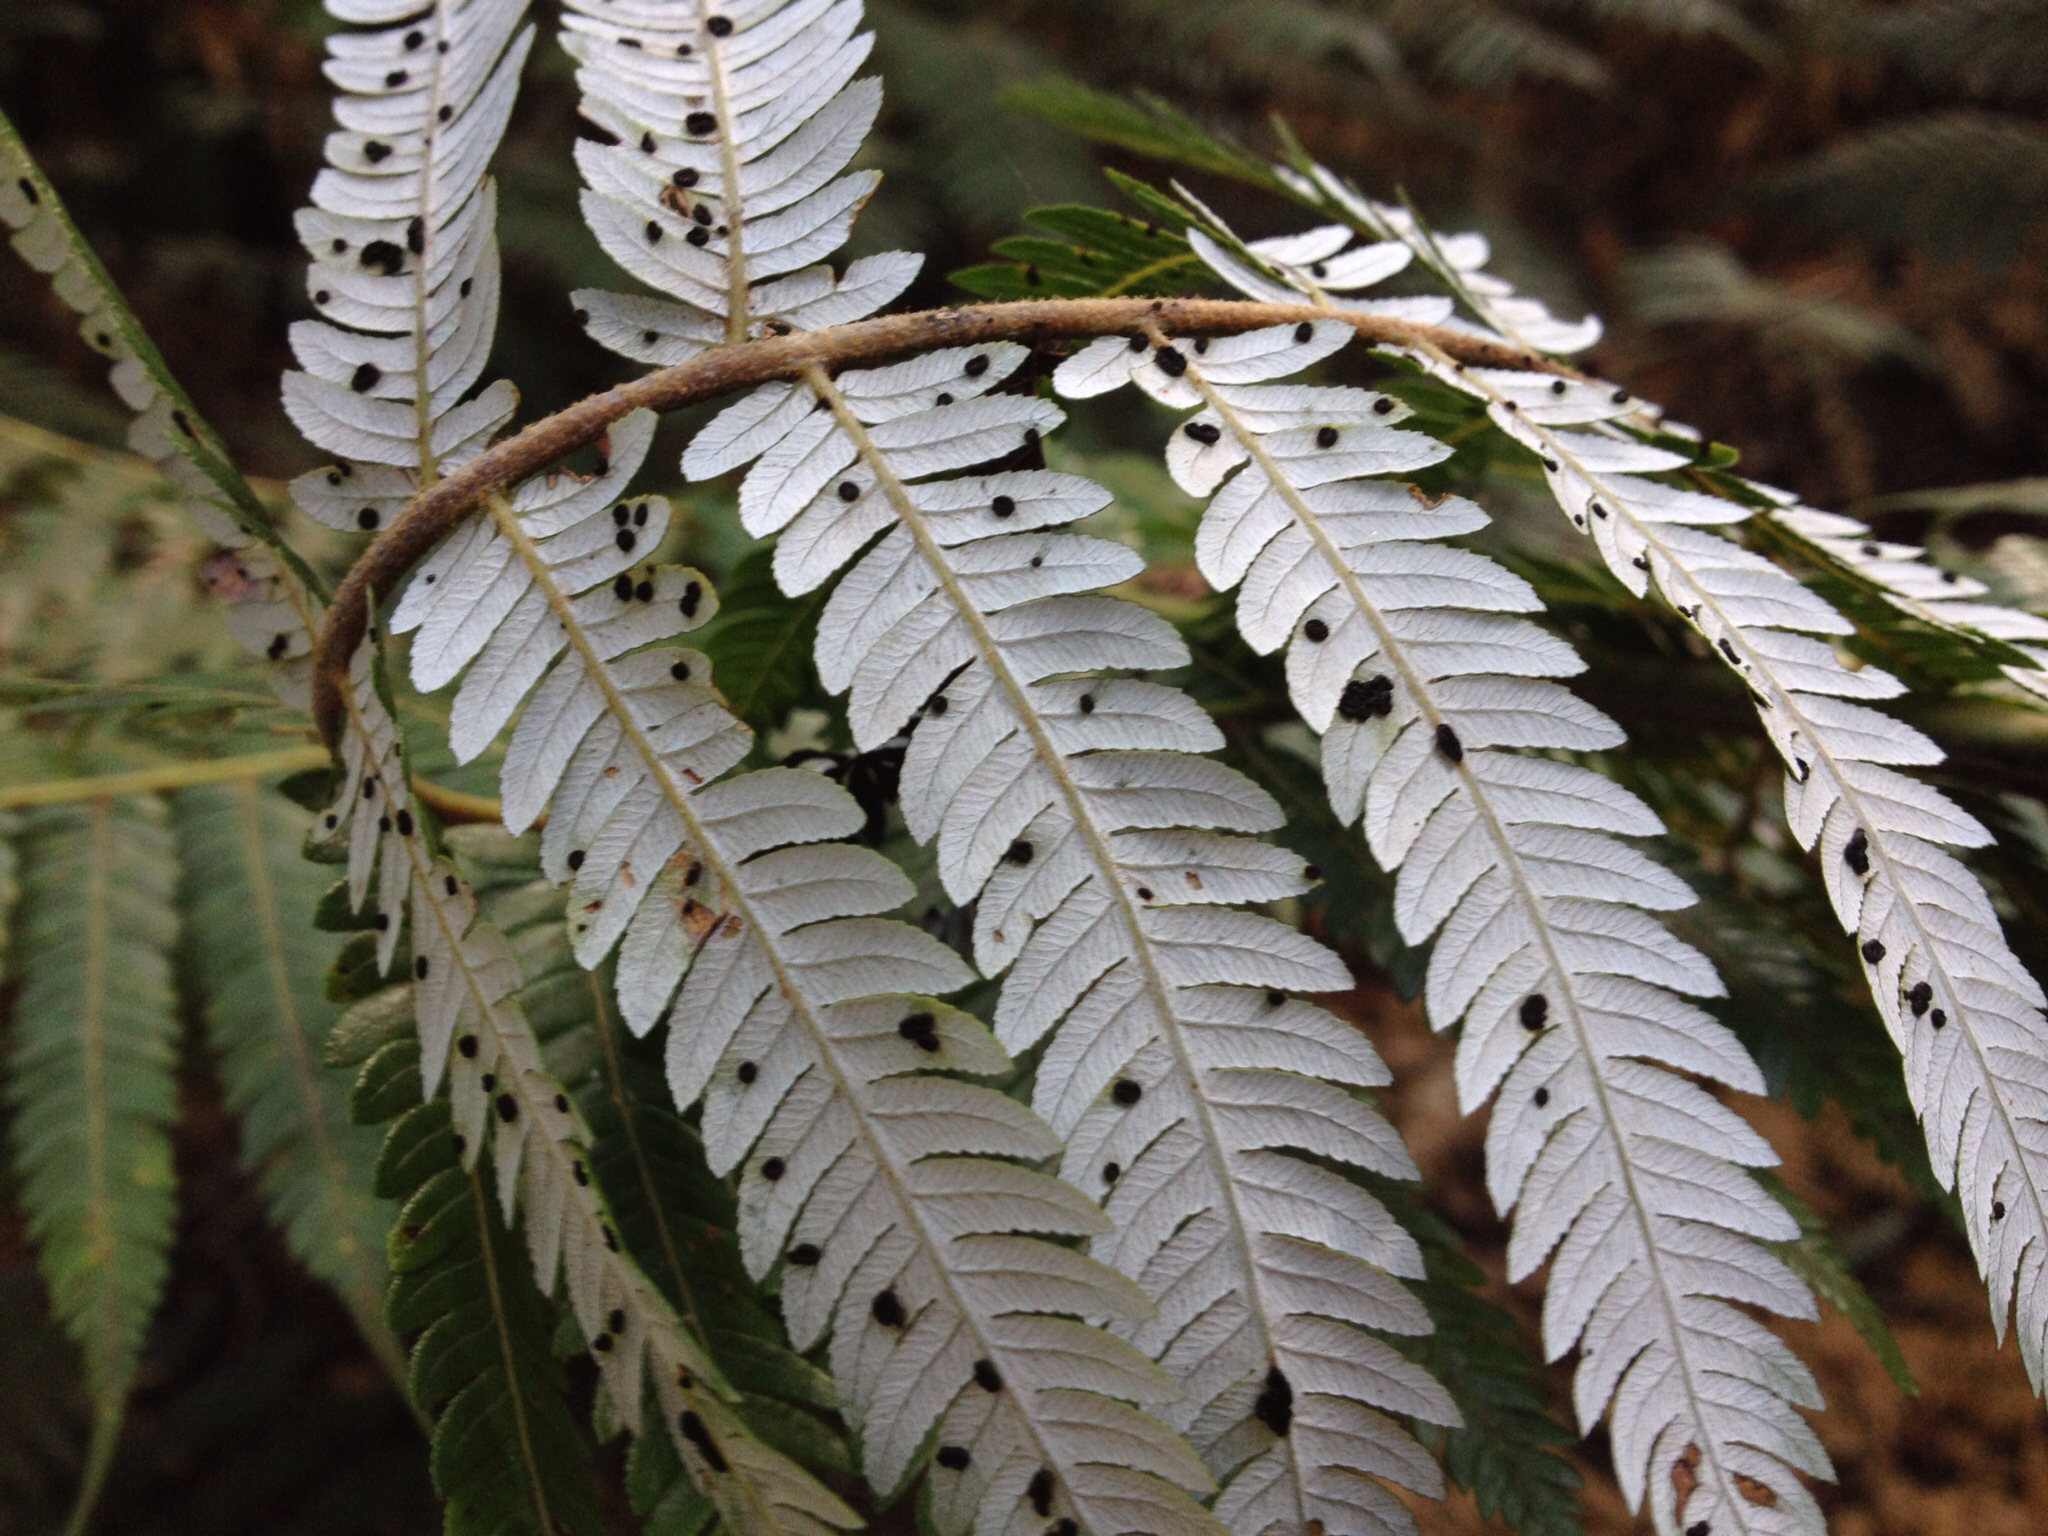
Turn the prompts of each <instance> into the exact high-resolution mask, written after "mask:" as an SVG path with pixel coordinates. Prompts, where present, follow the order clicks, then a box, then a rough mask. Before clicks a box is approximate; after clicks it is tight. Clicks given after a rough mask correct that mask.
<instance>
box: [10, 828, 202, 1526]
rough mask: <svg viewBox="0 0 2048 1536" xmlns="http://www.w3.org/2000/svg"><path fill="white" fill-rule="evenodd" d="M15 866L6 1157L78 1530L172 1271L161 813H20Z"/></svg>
mask: <svg viewBox="0 0 2048 1536" xmlns="http://www.w3.org/2000/svg"><path fill="white" fill-rule="evenodd" d="M18 854H19V857H20V861H21V871H22V874H21V881H22V903H21V913H20V923H19V931H18V933H17V934H16V936H15V937H16V944H15V955H16V961H15V968H16V972H17V974H18V975H19V976H20V978H21V992H20V996H19V998H18V999H17V1001H16V1004H15V1010H14V1042H13V1050H12V1053H11V1059H10V1060H9V1063H8V1074H7V1099H8V1106H9V1109H10V1111H11V1121H10V1124H9V1133H10V1134H9V1142H10V1147H11V1151H12V1154H13V1160H14V1173H15V1177H16V1180H17V1183H18V1188H19V1191H20V1200H21V1205H22V1209H23V1211H24V1212H25V1214H26V1215H27V1217H28V1230H29V1236H30V1238H31V1239H32V1240H33V1242H34V1243H35V1247H36V1255H37V1261H38V1265H39V1267H40V1268H41V1270H42V1274H43V1279H44V1282H45V1284H46V1285H47V1286H48V1287H49V1292H50V1301H51V1305H52V1307H53V1309H54V1310H55V1312H56V1314H57V1317H58V1319H59V1320H60V1321H61V1322H62V1323H63V1324H64V1327H65V1330H66V1331H67V1332H68V1333H69V1334H70V1335H71V1337H72V1339H73V1341H74V1342H75V1343H76V1344H77V1345H78V1347H79V1350H80V1351H81V1353H82V1354H83V1356H84V1359H85V1379H86V1389H87V1392H88V1394H89V1395H90V1397H91V1400H92V1408H93V1433H92V1445H91V1449H90V1451H89V1453H88V1457H87V1463H86V1471H85V1478H84V1483H83V1486H82V1487H81V1489H80V1491H79V1496H78V1503H77V1506H76V1508H75V1509H74V1511H73V1514H72V1518H71V1524H70V1529H71V1530H72V1531H74V1532H75V1531H77V1530H79V1529H81V1528H82V1527H83V1524H84V1522H85V1520H86V1518H87V1516H88V1515H89V1514H90V1512H91V1508H92V1504H93V1501H94V1498H95V1496H96V1495H97V1493H98V1491H99V1487H100V1484H101V1482H102V1481H103V1479H104V1478H105V1475H106V1471H107V1467H108V1465H109V1463H110V1462H111V1460H112V1457H113V1452H114V1445H115V1441H116V1439H117V1438H118V1436H119V1433H120V1426H121V1420H122V1416H123V1412H124V1409H125V1407H126V1404H127V1399H128V1393H129V1390H130V1388H131V1386H132V1385H133V1383H134V1379H135V1372H136V1368H137V1365H138V1363H139V1361H140V1358H141V1353H142V1342H143V1335H144V1333H145V1331H146V1330H147V1328H148V1326H149V1320H150V1317H151V1315H152V1314H153V1313H154V1312H155V1311H156V1307H157V1302H158V1301H159V1299H160V1298H161V1296H162V1294H163V1288H164V1278H165V1275H166V1273H167V1271H168V1267H169V1253H170V1243H171V1229H172V1221H173V1217H174V1215H175V1206H176V1194H175V1188H174V1175H173V1171H172V1167H171V1144H170V1137H169V1135H168V1134H167V1132H166V1129H165V1128H166V1126H167V1125H168V1124H169V1123H170V1121H171V1120H172V1118H173V1116H174V1115H175V1113H176V1105H177V1082H176V1075H175V1074H176V1058H177V1045H176V1039H177V998H176V995H175V992H174V990H173V987H172V983H171V958H170V956H171V949H172V946H173V944H174V943H175V941H176V937H177V921H176V916H175V912H174V908H173V905H172V896H173V887H174V884H175V881H176V875H177V864H176V858H175V855H174V851H173V848H172V843H171V837H170V833H169V831H168V830H167V828H166V827H165V824H164V813H163V807H162V806H161V805H160V804H159V803H158V802H157V801H155V800H153V799H140V798H138V799H123V800H98V801H93V802H91V803H90V804H87V805H83V806H65V807H60V808H52V809H47V810H39V811H34V812H31V813H29V814H27V815H25V816H24V817H23V818H22V822H21V832H20V836H19V839H18Z"/></svg>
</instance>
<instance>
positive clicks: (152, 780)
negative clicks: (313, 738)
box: [0, 746, 330, 811]
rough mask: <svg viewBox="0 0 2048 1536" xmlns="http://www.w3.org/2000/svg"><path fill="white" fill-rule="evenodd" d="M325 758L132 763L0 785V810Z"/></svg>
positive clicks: (232, 776) (224, 779) (258, 774)
mask: <svg viewBox="0 0 2048 1536" xmlns="http://www.w3.org/2000/svg"><path fill="white" fill-rule="evenodd" d="M329 757H330V754H329V753H328V752H327V750H326V749H325V748H323V747H315V746H307V747H284V748H281V749H279V750H278V751H276V752H244V753H241V754H240V755H238V756H235V757H210V758H205V759H202V760H201V761H199V762H195V763H164V764H162V765H160V766H158V767H155V768H133V769H130V770H128V771H127V772H125V773H102V774H95V775H93V776H91V777H89V778H83V779H53V780H50V781H48V782H46V783H39V784H0V811H5V810H13V809H15V808H17V807H19V806H25V805H67V804H75V803H77V802H78V801H81V800H106V799H109V798H111V797H112V796H115V795H142V794H149V793H151V792H152V791H155V790H163V789H183V788H184V787H186V786H187V785H190V784H222V783H231V782H233V781H235V780H251V779H267V778H269V777H270V776H271V775H272V774H278V773H294V772H297V771H298V770H299V769H301V768H318V767H320V766H321V765H322V764H324V763H326V762H327V761H328V760H329Z"/></svg>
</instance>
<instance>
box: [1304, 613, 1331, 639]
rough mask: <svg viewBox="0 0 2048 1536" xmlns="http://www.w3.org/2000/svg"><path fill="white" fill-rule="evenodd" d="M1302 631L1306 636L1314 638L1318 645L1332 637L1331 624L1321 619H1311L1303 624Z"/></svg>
mask: <svg viewBox="0 0 2048 1536" xmlns="http://www.w3.org/2000/svg"><path fill="white" fill-rule="evenodd" d="M1301 633H1302V635H1303V637H1304V638H1306V639H1309V640H1313V641H1314V642H1315V643H1316V644H1317V645H1321V644H1322V643H1323V642H1324V641H1325V640H1327V639H1329V638H1330V626H1329V625H1327V624H1325V623H1324V622H1323V621H1322V620H1321V619H1310V620H1309V621H1308V622H1307V623H1306V624H1304V625H1302V626H1301Z"/></svg>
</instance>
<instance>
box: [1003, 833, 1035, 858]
mask: <svg viewBox="0 0 2048 1536" xmlns="http://www.w3.org/2000/svg"><path fill="white" fill-rule="evenodd" d="M1032 852H1033V850H1032V847H1031V844H1029V843H1028V842H1026V841H1025V840H1024V839H1023V838H1021V837H1020V838H1018V839H1017V841H1015V842H1014V843H1012V844H1010V846H1009V847H1008V848H1007V849H1005V850H1004V851H1003V857H1004V858H1006V859H1008V860H1009V861H1010V862H1011V863H1012V864H1029V863H1030V862H1031V855H1032Z"/></svg>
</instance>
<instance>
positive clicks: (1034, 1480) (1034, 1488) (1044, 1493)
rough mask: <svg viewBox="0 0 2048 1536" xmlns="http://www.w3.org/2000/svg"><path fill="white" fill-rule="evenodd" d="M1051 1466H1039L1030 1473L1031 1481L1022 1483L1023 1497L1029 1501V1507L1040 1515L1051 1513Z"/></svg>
mask: <svg viewBox="0 0 2048 1536" xmlns="http://www.w3.org/2000/svg"><path fill="white" fill-rule="evenodd" d="M1052 1486H1053V1485H1052V1468H1050V1467H1040V1468H1039V1469H1038V1470H1037V1471H1036V1472H1034V1473H1032V1474H1031V1481H1030V1482H1028V1483H1026V1484H1025V1485H1024V1497H1026V1498H1027V1499H1029V1500H1030V1501H1031V1507H1032V1508H1033V1509H1035V1510H1036V1511H1038V1513H1039V1515H1040V1517H1041V1518H1042V1517H1044V1516H1046V1515H1049V1514H1051V1513H1052Z"/></svg>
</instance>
